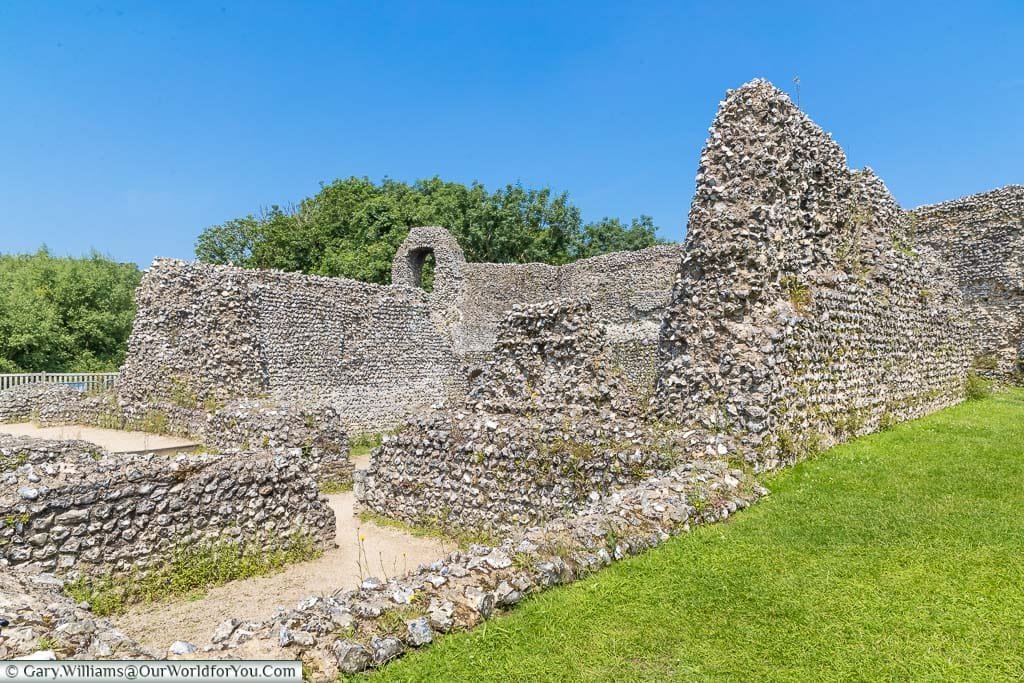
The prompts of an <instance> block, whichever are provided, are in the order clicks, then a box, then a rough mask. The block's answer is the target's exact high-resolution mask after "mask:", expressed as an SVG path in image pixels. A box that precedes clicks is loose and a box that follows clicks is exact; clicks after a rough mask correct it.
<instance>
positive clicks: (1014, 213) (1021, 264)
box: [912, 186, 1024, 381]
mask: <svg viewBox="0 0 1024 683" xmlns="http://www.w3.org/2000/svg"><path fill="white" fill-rule="evenodd" d="M912 217H913V219H914V228H915V240H916V242H917V243H919V244H921V245H924V246H926V247H928V248H930V249H932V250H934V251H935V252H937V253H939V254H940V255H941V256H942V259H943V261H945V263H946V264H948V266H949V275H950V277H952V278H954V279H955V280H956V282H957V284H958V285H959V287H960V289H961V291H962V292H963V295H964V300H965V305H966V312H967V319H968V322H969V324H970V340H971V343H972V346H973V352H974V355H975V361H974V362H975V365H976V367H977V370H978V372H980V373H982V374H985V375H989V376H993V377H1000V378H1004V379H1005V378H1010V379H1016V380H1018V381H1019V380H1020V377H1021V373H1024V366H1022V363H1024V187H1022V186H1011V187H1006V188H1002V189H1000V190H995V191H993V192H985V193H983V194H978V195H974V196H971V197H965V198H963V199H959V200H956V201H951V202H945V203H942V204H936V205H934V206H925V207H921V208H918V209H915V210H914V211H913V212H912Z"/></svg>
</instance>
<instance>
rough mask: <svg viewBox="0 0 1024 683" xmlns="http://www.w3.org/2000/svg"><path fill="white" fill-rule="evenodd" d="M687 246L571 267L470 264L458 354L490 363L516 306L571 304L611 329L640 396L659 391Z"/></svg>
mask: <svg viewBox="0 0 1024 683" xmlns="http://www.w3.org/2000/svg"><path fill="white" fill-rule="evenodd" d="M680 253H681V247H680V246H679V245H667V246H664V247H652V248H649V249H643V250H640V251H635V252H621V253H616V254H608V255H605V256H598V257H595V258H589V259H584V260H582V261H577V262H575V263H571V264H568V265H564V266H548V265H544V264H537V263H531V264H496V263H467V264H465V265H464V269H463V277H462V287H463V293H462V295H461V297H460V302H461V303H460V304H459V314H460V315H459V322H458V324H457V325H456V326H455V327H454V330H453V332H454V334H453V336H454V339H455V345H456V350H457V351H458V352H459V354H460V355H461V356H462V357H463V358H464V359H465V360H466V361H467V362H468V363H470V364H479V363H482V362H484V361H485V360H486V359H487V358H488V357H489V356H490V353H491V348H492V347H493V346H494V341H495V334H496V331H497V329H498V325H499V323H500V321H501V320H502V318H503V317H504V315H505V314H506V313H507V312H508V311H509V309H510V308H511V307H512V306H513V305H514V304H535V303H541V302H545V301H551V300H554V299H560V298H568V299H572V300H575V301H586V302H588V303H589V304H590V306H591V307H592V310H593V312H594V315H595V317H597V318H598V319H600V320H602V321H604V322H605V323H606V326H607V328H608V335H609V344H610V350H611V353H612V355H613V357H614V358H615V360H616V364H617V365H618V366H619V367H620V368H622V369H623V370H624V371H625V373H626V377H627V379H628V380H629V381H630V383H631V384H632V385H633V386H634V387H635V388H636V389H637V390H646V389H649V388H650V387H653V385H654V377H655V370H656V365H657V363H656V358H657V340H658V328H659V326H660V324H661V316H662V313H663V311H664V309H665V306H666V304H667V302H668V297H669V292H670V291H671V288H672V283H673V281H674V280H675V274H676V271H677V270H678V265H679V257H680Z"/></svg>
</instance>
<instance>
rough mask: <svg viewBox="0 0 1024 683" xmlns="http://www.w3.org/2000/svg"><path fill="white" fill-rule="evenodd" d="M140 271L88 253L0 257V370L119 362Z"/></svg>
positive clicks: (90, 367) (80, 368) (85, 368)
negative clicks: (83, 256)
mask: <svg viewBox="0 0 1024 683" xmlns="http://www.w3.org/2000/svg"><path fill="white" fill-rule="evenodd" d="M140 278H141V273H140V272H139V269H138V268H137V267H136V266H135V264H132V263H117V262H115V261H111V260H110V259H107V258H105V257H103V256H101V255H99V254H96V253H93V254H92V255H90V256H88V257H85V258H57V257H54V256H52V255H51V254H50V253H49V252H48V251H47V250H46V249H45V248H44V249H40V250H39V251H38V252H37V253H35V254H32V255H6V254H0V372H42V371H47V372H103V371H113V370H116V369H117V368H118V366H119V365H120V364H121V361H123V360H124V353H125V342H126V341H127V339H128V335H129V333H130V332H131V329H132V318H133V317H134V315H135V301H134V293H135V287H136V286H137V285H138V284H139V279H140Z"/></svg>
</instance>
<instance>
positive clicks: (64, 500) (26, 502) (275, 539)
mask: <svg viewBox="0 0 1024 683" xmlns="http://www.w3.org/2000/svg"><path fill="white" fill-rule="evenodd" d="M5 449H6V450H7V451H10V453H9V455H13V456H14V459H13V460H8V461H7V467H6V469H5V470H4V471H2V472H0V510H2V511H3V516H2V517H0V564H2V565H5V566H12V567H14V566H22V565H27V566H28V567H29V568H33V569H39V570H43V571H50V572H53V571H56V572H61V573H64V572H68V571H70V570H76V571H79V572H82V573H84V574H88V575H93V576H102V575H106V574H110V573H121V572H127V571H129V570H131V569H134V568H146V567H148V566H152V565H158V564H161V563H163V562H165V561H168V560H170V559H171V557H172V556H173V553H174V552H175V551H178V550H181V549H196V548H197V547H202V546H204V545H209V544H232V545H239V546H244V545H246V544H257V545H258V546H259V547H261V548H265V549H273V548H275V547H279V546H282V545H284V544H287V543H288V542H289V539H293V538H294V537H295V535H297V534H299V535H303V536H305V537H307V538H308V539H309V540H310V541H311V542H312V543H313V544H314V545H315V546H318V547H321V548H327V547H333V544H334V537H335V521H334V513H333V512H332V511H331V509H330V507H328V505H327V501H326V499H325V498H321V497H320V494H319V492H318V489H317V485H316V482H315V480H314V476H315V471H314V470H315V469H316V467H315V465H313V466H311V465H310V464H309V463H307V462H305V461H303V460H302V458H301V457H288V456H285V455H270V454H266V453H239V454H234V455H193V456H177V457H174V458H168V457H165V456H159V455H111V454H107V453H105V452H102V451H97V450H96V449H95V448H93V449H91V450H89V451H85V452H82V451H81V444H80V442H75V443H72V444H70V445H66V444H63V443H62V442H42V443H39V444H36V445H34V446H33V445H32V444H28V443H26V439H25V438H24V437H8V436H0V451H3V450H5ZM41 452H48V453H49V454H50V456H51V457H49V458H46V457H42V456H40V453H41ZM19 455H20V456H22V457H19Z"/></svg>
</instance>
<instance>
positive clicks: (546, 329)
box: [356, 299, 689, 531]
mask: <svg viewBox="0 0 1024 683" xmlns="http://www.w3.org/2000/svg"><path fill="white" fill-rule="evenodd" d="M632 394H633V392H632V391H631V390H630V389H629V388H628V387H627V385H626V384H625V382H623V381H622V378H621V370H620V369H619V368H616V367H614V366H613V365H612V363H611V362H610V360H609V348H608V343H607V334H606V330H605V329H604V326H603V325H602V324H600V323H598V322H596V321H595V320H594V318H593V315H592V313H591V308H590V306H589V304H586V303H580V302H577V301H573V300H570V299H561V300H555V301H552V302H546V303H542V304H533V305H516V306H513V308H512V310H510V311H509V312H508V313H506V315H505V318H504V320H503V321H502V322H501V324H500V325H499V327H498V332H497V340H496V342H495V345H494V356H493V358H491V359H490V360H489V361H488V362H487V364H486V366H485V367H484V370H483V373H482V374H481V376H480V377H479V378H477V379H476V380H475V382H474V384H473V386H472V388H471V390H470V392H469V395H468V397H467V398H466V400H465V402H464V403H463V404H462V405H460V406H457V407H456V408H454V409H451V410H446V411H438V412H436V413H434V414H432V415H429V416H426V417H423V418H420V419H418V420H416V421H415V422H413V423H412V424H410V425H407V426H406V427H405V428H403V429H402V430H401V431H400V432H399V433H398V434H396V435H394V436H388V437H385V439H384V443H383V444H382V446H381V447H380V448H379V449H377V450H376V451H374V453H373V454H372V456H371V458H370V467H369V469H368V470H367V472H366V474H365V477H364V478H363V479H362V480H360V479H359V478H357V481H356V484H357V486H356V491H357V496H358V497H359V499H360V500H361V501H362V503H363V505H365V506H366V507H367V508H369V509H371V510H373V511H374V512H377V513H379V514H383V515H386V516H388V517H393V518H396V519H401V520H403V521H406V522H410V523H414V524H431V525H439V526H441V527H446V528H454V529H473V530H481V529H482V530H489V531H495V530H507V529H511V528H516V527H522V526H529V525H532V524H539V523H541V522H544V521H547V520H550V519H553V518H556V517H559V516H561V515H564V514H566V513H567V512H568V511H572V510H577V509H579V508H581V507H582V506H584V505H586V504H587V503H590V502H593V501H596V500H600V499H601V498H603V497H604V496H607V495H610V494H611V493H612V492H614V491H618V490H621V489H624V488H628V487H631V486H634V485H636V484H637V483H638V482H639V481H641V480H642V479H644V478H645V477H647V476H650V475H651V474H653V473H655V472H663V471H667V470H668V469H671V468H672V467H674V466H676V465H677V464H679V462H680V460H681V459H682V457H683V454H685V453H686V452H687V451H688V450H689V448H688V444H684V443H683V442H682V441H680V440H678V439H677V437H679V436H680V435H676V434H670V433H661V432H659V431H656V430H651V429H649V428H648V427H647V426H646V425H645V424H644V421H643V419H642V418H641V417H640V414H641V413H642V408H643V406H642V405H640V404H639V402H638V401H635V400H633V398H632ZM359 474H360V473H357V477H358V475H359Z"/></svg>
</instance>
